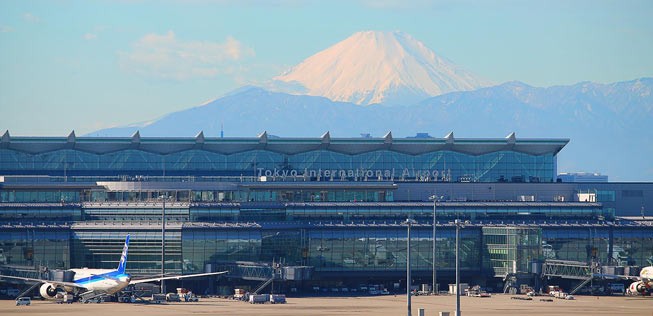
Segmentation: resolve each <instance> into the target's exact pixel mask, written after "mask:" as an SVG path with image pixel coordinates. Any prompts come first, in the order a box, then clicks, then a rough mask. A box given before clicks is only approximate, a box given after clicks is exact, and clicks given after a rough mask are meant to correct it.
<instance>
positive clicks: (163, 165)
mask: <svg viewBox="0 0 653 316" xmlns="http://www.w3.org/2000/svg"><path fill="white" fill-rule="evenodd" d="M566 143H567V140H530V141H517V142H516V143H510V142H506V140H500V139H497V140H487V139H485V140H484V139H478V140H472V139H470V140H460V141H458V140H456V141H455V142H452V143H448V142H447V141H445V140H440V139H433V140H420V141H418V140H411V139H397V140H393V141H392V142H387V141H386V140H366V139H341V140H333V141H330V142H328V143H323V140H319V139H299V140H292V139H279V140H269V141H268V140H265V141H264V142H262V140H260V139H254V140H252V139H226V140H225V139H215V140H212V141H211V143H210V144H198V143H196V142H195V140H193V139H148V140H143V143H133V142H130V140H129V139H111V138H110V139H106V138H84V139H80V140H76V141H75V142H73V143H71V142H70V141H69V140H65V139H61V140H58V139H32V138H27V139H22V138H15V140H14V139H13V138H12V139H11V141H10V142H9V145H7V146H2V147H0V174H8V175H9V174H23V175H50V176H63V177H68V176H90V177H101V176H130V177H148V176H200V177H202V176H207V177H248V178H249V177H251V178H260V177H263V176H265V177H272V178H274V179H283V180H287V179H289V178H294V179H296V178H304V179H307V180H313V181H373V180H384V181H432V182H553V181H555V177H556V171H557V170H556V154H557V152H558V151H559V150H560V149H561V148H562V147H563V146H564V145H565V144H566Z"/></svg>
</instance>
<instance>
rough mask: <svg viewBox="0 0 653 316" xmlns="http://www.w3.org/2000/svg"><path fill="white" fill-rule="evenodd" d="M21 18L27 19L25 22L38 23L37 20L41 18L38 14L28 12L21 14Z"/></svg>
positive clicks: (39, 20)
mask: <svg viewBox="0 0 653 316" xmlns="http://www.w3.org/2000/svg"><path fill="white" fill-rule="evenodd" d="M23 19H24V20H25V21H27V22H30V23H39V22H41V19H40V18H39V17H38V16H36V15H34V14H32V13H29V12H27V13H25V14H23Z"/></svg>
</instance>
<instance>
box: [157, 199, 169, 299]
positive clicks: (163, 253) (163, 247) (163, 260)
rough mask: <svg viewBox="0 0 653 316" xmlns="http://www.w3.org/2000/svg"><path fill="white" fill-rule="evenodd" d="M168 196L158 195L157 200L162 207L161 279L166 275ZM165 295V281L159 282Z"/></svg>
mask: <svg viewBox="0 0 653 316" xmlns="http://www.w3.org/2000/svg"><path fill="white" fill-rule="evenodd" d="M168 198H169V197H168V194H165V195H160V196H159V200H161V201H163V207H162V208H161V278H163V277H164V276H165V273H166V268H165V265H166V200H167V199H168ZM165 293H166V286H165V281H163V279H162V280H161V294H165Z"/></svg>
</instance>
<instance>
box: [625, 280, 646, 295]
mask: <svg viewBox="0 0 653 316" xmlns="http://www.w3.org/2000/svg"><path fill="white" fill-rule="evenodd" d="M649 290H650V288H649V286H648V284H647V283H646V282H644V281H637V282H633V283H631V284H630V286H629V287H628V291H629V292H630V293H631V294H638V293H639V294H646V292H647V291H649Z"/></svg>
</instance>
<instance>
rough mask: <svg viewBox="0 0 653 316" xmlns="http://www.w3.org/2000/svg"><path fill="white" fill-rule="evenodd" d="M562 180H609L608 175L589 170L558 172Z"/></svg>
mask: <svg viewBox="0 0 653 316" xmlns="http://www.w3.org/2000/svg"><path fill="white" fill-rule="evenodd" d="M558 179H560V182H608V176H607V175H602V174H600V173H589V172H569V173H567V172H563V173H560V174H558Z"/></svg>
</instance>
